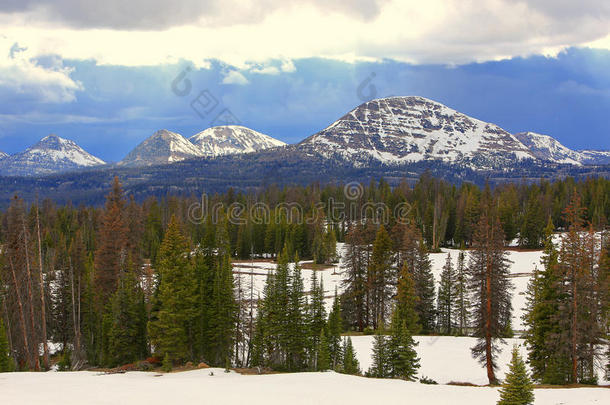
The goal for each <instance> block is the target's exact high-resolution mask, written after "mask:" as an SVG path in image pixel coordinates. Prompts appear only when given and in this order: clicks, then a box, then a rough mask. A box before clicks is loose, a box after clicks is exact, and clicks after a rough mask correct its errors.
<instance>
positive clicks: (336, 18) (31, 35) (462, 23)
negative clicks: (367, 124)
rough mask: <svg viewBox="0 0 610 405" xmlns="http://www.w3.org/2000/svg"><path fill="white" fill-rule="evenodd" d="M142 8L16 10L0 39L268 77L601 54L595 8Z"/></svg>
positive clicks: (187, 4) (459, 2) (194, 4)
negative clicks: (307, 61) (374, 63)
mask: <svg viewBox="0 0 610 405" xmlns="http://www.w3.org/2000/svg"><path fill="white" fill-rule="evenodd" d="M143 1H144V0H134V1H132V2H124V1H122V0H121V1H119V0H111V1H110V3H108V2H99V3H96V4H97V5H93V6H91V7H89V5H88V6H87V7H84V6H80V5H79V4H80V2H77V1H76V0H58V1H56V2H47V1H42V0H24V1H23V2H22V3H15V4H17V5H15V4H14V5H13V9H12V11H13V12H12V13H9V12H8V11H11V10H8V9H6V8H4V9H3V8H2V6H0V30H1V31H2V32H5V33H6V34H7V35H8V36H10V37H11V38H18V39H19V43H20V44H22V45H23V46H26V47H27V48H28V52H30V53H31V55H45V54H59V55H60V56H61V57H63V58H68V59H94V60H96V61H97V62H98V63H100V64H112V65H128V66H134V65H158V64H165V63H173V62H176V61H179V60H190V61H192V62H194V63H198V62H199V63H202V61H205V60H209V59H219V60H221V61H223V62H225V63H227V64H229V65H232V66H235V67H237V68H238V69H240V70H242V71H245V70H247V69H253V70H252V72H253V73H266V74H275V73H277V72H276V70H277V71H279V72H290V71H294V65H293V64H292V62H291V60H294V59H297V58H308V57H323V58H334V59H340V60H344V61H356V60H379V59H383V58H391V59H396V60H400V61H406V62H413V63H445V64H459V63H467V62H472V61H486V60H496V59H501V58H507V57H512V56H525V55H530V54H540V53H543V54H550V55H555V54H556V53H557V52H559V51H560V50H562V49H565V47H568V46H579V45H587V44H596V45H597V46H600V47H603V48H607V49H610V40H608V39H607V38H608V34H609V28H608V27H610V2H608V1H604V0H583V1H581V2H578V5H577V6H576V5H575V4H576V3H574V4H572V2H568V1H561V2H558V1H552V0H427V1H426V2H421V1H420V0H387V1H385V0H383V1H382V0H380V1H376V2H369V1H364V0H354V1H349V2H342V1H339V0H325V1H322V0H309V1H305V2H300V1H296V0H284V1H279V0H264V1H258V2H255V1H247V2H243V1H237V0H227V2H224V3H219V2H218V1H217V0H206V1H199V0H197V1H195V0H179V1H176V2H171V3H170V2H167V1H165V0H163V1H161V0H153V1H154V4H153V5H152V6H151V5H147V6H146V7H140V6H142V2H143ZM77 3H78V4H77ZM18 4H22V5H21V6H18ZM147 4H148V3H147ZM113 6H116V7H115V8H113ZM126 7H127V8H129V10H127V11H132V13H131V14H130V13H126V9H125V8H126ZM2 10H5V11H6V12H5V13H4V14H2ZM62 13H63V14H62ZM127 17H129V18H127ZM136 17H137V18H136ZM604 38H606V39H604ZM270 60H276V61H282V63H280V64H279V65H278V64H277V63H276V64H270V63H268V61H270Z"/></svg>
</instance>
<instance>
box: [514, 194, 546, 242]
mask: <svg viewBox="0 0 610 405" xmlns="http://www.w3.org/2000/svg"><path fill="white" fill-rule="evenodd" d="M538 195H539V191H538V188H537V187H535V188H533V189H532V192H531V193H530V196H529V200H528V202H527V207H526V210H525V218H524V219H523V225H522V227H521V234H520V244H521V246H524V247H527V248H531V249H536V248H539V247H540V242H541V241H542V239H543V237H544V225H545V224H544V222H545V216H544V213H543V211H542V204H541V203H540V199H539V196H538Z"/></svg>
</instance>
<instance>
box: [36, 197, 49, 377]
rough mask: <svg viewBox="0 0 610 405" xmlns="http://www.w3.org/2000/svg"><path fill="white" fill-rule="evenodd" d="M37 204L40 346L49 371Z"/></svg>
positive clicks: (44, 362) (45, 365)
mask: <svg viewBox="0 0 610 405" xmlns="http://www.w3.org/2000/svg"><path fill="white" fill-rule="evenodd" d="M38 211H39V209H38V203H36V230H37V233H38V275H39V277H40V317H41V322H42V325H41V326H42V345H43V352H44V355H43V364H44V368H45V370H48V369H49V346H48V344H47V311H46V303H45V298H44V290H45V289H44V276H43V271H42V243H41V240H40V216H39V214H38Z"/></svg>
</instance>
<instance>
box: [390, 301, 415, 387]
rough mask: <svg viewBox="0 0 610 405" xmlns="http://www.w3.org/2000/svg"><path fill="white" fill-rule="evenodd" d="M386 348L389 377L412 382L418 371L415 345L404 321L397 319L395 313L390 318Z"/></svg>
mask: <svg viewBox="0 0 610 405" xmlns="http://www.w3.org/2000/svg"><path fill="white" fill-rule="evenodd" d="M387 346H388V358H389V364H390V373H389V374H390V376H391V377H394V378H401V379H403V380H409V381H413V380H414V379H415V376H416V375H417V370H418V369H419V358H418V357H417V352H416V351H415V346H417V343H415V341H414V340H413V337H412V336H411V334H410V332H409V330H408V329H407V326H406V324H405V322H404V320H401V319H400V318H399V317H398V315H397V313H396V311H395V315H394V316H393V317H392V325H391V328H390V338H389V340H388V342H387Z"/></svg>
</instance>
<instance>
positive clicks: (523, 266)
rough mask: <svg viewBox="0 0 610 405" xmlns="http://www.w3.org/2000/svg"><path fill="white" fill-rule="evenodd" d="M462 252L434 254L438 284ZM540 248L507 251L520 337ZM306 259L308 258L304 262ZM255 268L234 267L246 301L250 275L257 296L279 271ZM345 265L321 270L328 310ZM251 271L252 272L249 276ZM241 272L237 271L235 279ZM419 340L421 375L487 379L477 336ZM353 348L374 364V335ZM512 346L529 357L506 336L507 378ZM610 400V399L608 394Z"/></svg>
mask: <svg viewBox="0 0 610 405" xmlns="http://www.w3.org/2000/svg"><path fill="white" fill-rule="evenodd" d="M556 239H557V242H559V235H556ZM344 248H345V245H344V244H342V243H339V244H338V245H337V251H338V253H339V254H340V255H341V256H342V257H343V253H344ZM459 253H460V250H457V249H442V251H441V253H432V254H430V259H431V261H432V273H433V274H434V277H435V279H436V282H437V288H438V282H439V280H440V275H441V272H442V268H443V266H444V265H445V261H446V258H447V255H448V254H450V255H451V259H452V262H453V265H454V266H456V265H457V260H458V255H459ZM541 256H542V251H539V250H538V251H516V250H513V251H509V252H508V257H509V259H510V260H511V261H512V263H511V274H512V275H513V278H511V281H512V283H513V286H514V291H513V300H512V304H513V317H512V325H513V329H514V330H515V331H516V333H517V336H518V335H519V332H520V331H522V330H523V321H522V320H521V316H522V315H523V313H524V310H525V304H526V302H525V292H526V289H527V284H528V281H529V280H530V277H531V273H532V271H533V270H534V268H535V267H536V266H537V267H538V268H541V267H542V266H541V264H540V259H541ZM302 263H308V262H302ZM253 264H254V268H250V267H249V266H250V265H251V264H250V263H248V262H239V263H235V264H234V269H235V270H236V271H239V272H242V273H243V274H241V277H242V280H241V282H242V288H243V289H244V295H245V298H246V299H247V298H248V297H249V289H248V288H249V285H250V279H251V278H252V279H253V280H254V289H253V290H254V293H253V296H254V297H255V298H256V297H257V294H258V293H261V294H262V291H263V287H264V285H265V280H266V275H267V273H268V272H269V271H272V270H274V269H275V264H273V263H268V262H262V263H261V262H254V263H253ZM465 264H466V265H467V264H468V253H467V252H466V261H465ZM341 265H342V263H339V264H337V265H336V266H334V267H332V268H329V269H326V270H322V271H318V272H317V275H318V279H320V278H322V279H323V280H324V291H325V292H324V295H325V296H326V297H327V298H326V299H325V303H326V308H327V310H328V311H330V309H331V306H332V301H333V296H334V292H335V288H337V289H338V291H339V293H341V292H342V285H341V281H342V279H343V277H342V274H341V272H342V269H341ZM250 272H252V273H253V275H252V276H250ZM311 275H312V270H308V269H302V276H303V279H304V285H305V290H306V291H309V290H310V288H311V283H310V279H311ZM238 276H239V275H237V274H236V277H238ZM415 340H416V341H417V342H419V345H418V347H417V352H418V354H419V357H420V359H421V368H420V370H419V376H420V377H421V376H426V377H429V378H431V379H433V380H435V381H437V382H438V383H439V384H447V383H449V382H451V381H453V382H468V383H473V384H478V385H483V384H486V383H487V378H486V372H485V370H484V369H483V368H482V366H481V365H480V364H479V363H478V362H477V361H476V360H474V359H473V358H472V357H471V355H470V348H471V347H473V346H474V344H475V341H476V339H474V338H470V337H451V336H416V337H415ZM352 341H353V344H354V348H355V349H356V354H357V356H358V360H359V362H360V367H361V369H362V371H366V370H368V368H369V367H370V365H371V348H372V341H373V337H372V336H354V337H352ZM514 344H517V345H519V346H520V350H521V352H522V354H523V356H524V357H525V356H526V354H527V352H526V349H525V347H524V346H523V340H522V339H507V340H506V343H505V345H504V346H503V350H502V352H501V354H500V355H499V358H498V362H497V363H498V366H499V371H498V373H497V376H498V377H499V378H500V379H502V378H504V372H505V370H506V368H507V365H508V363H509V361H510V352H511V348H512V346H513V345H514ZM598 374H599V376H600V380H599V382H600V384H608V383H610V381H607V380H604V379H603V373H602V372H601V371H600V372H599V373H598ZM609 403H610V398H609Z"/></svg>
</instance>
